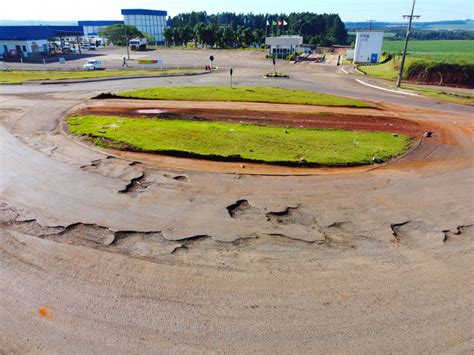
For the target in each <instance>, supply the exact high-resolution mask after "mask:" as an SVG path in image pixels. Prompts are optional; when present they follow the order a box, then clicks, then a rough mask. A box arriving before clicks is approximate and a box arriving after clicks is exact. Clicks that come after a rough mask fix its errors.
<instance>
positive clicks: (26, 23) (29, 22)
mask: <svg viewBox="0 0 474 355" xmlns="http://www.w3.org/2000/svg"><path fill="white" fill-rule="evenodd" d="M113 20H117V21H120V20H123V19H113ZM78 21H85V20H84V19H78V20H67V21H62V20H41V19H35V20H8V19H0V26H9V24H8V23H10V24H17V26H22V25H24V26H31V25H38V26H39V25H46V26H47V25H73V24H77V22H78ZM97 21H99V20H97ZM371 21H373V22H372V23H373V24H374V23H390V24H405V23H406V21H403V20H400V21H378V20H371ZM459 21H463V22H467V21H472V22H474V20H472V19H450V20H436V21H417V22H416V23H418V24H427V23H436V22H459ZM343 22H344V23H349V24H350V23H367V24H368V23H369V21H368V20H366V21H344V20H343ZM5 23H6V24H5ZM473 29H474V26H473Z"/></svg>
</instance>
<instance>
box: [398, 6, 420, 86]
mask: <svg viewBox="0 0 474 355" xmlns="http://www.w3.org/2000/svg"><path fill="white" fill-rule="evenodd" d="M415 3H416V0H413V6H412V8H411V14H410V15H404V16H403V18H408V19H409V21H408V28H407V34H406V36H405V47H404V48H403V56H402V63H401V64H400V72H399V73H398V79H397V88H399V87H400V85H402V76H403V68H404V67H405V58H406V55H407V49H408V41H409V39H410V34H411V25H412V22H413V19H414V18H420V16H419V15H413V14H414V12H415Z"/></svg>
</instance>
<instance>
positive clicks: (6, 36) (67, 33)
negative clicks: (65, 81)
mask: <svg viewBox="0 0 474 355" xmlns="http://www.w3.org/2000/svg"><path fill="white" fill-rule="evenodd" d="M83 35H84V31H83V28H82V27H81V26H0V56H7V55H9V54H10V55H12V56H17V55H20V56H22V57H28V56H29V55H39V54H41V53H46V52H48V51H49V40H50V39H52V38H58V39H61V38H76V39H78V38H79V37H82V36H83Z"/></svg>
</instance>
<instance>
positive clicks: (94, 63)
mask: <svg viewBox="0 0 474 355" xmlns="http://www.w3.org/2000/svg"><path fill="white" fill-rule="evenodd" d="M104 69H105V66H104V64H103V63H102V62H101V61H100V60H96V59H89V60H88V61H87V62H86V64H84V70H104Z"/></svg>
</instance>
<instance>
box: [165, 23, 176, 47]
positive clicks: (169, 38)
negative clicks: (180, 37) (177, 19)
mask: <svg viewBox="0 0 474 355" xmlns="http://www.w3.org/2000/svg"><path fill="white" fill-rule="evenodd" d="M163 35H164V36H165V42H166V45H167V46H171V45H172V44H173V43H174V34H173V29H172V28H171V27H166V28H165V32H164V33H163Z"/></svg>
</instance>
